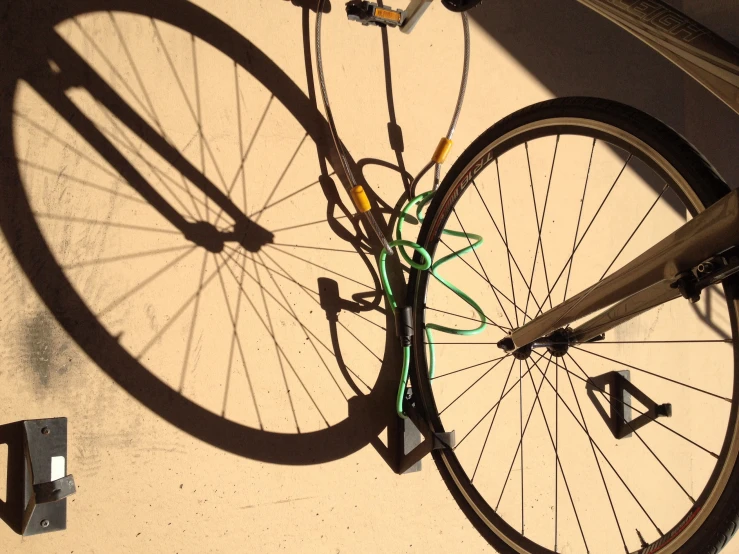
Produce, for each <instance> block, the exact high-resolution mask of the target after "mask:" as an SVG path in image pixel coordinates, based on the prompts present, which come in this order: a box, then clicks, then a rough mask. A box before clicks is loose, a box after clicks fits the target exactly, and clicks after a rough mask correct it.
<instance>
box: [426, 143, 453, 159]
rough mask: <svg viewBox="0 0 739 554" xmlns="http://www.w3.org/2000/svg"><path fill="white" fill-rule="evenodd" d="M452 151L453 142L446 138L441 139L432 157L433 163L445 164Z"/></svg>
mask: <svg viewBox="0 0 739 554" xmlns="http://www.w3.org/2000/svg"><path fill="white" fill-rule="evenodd" d="M451 149H452V141H451V140H449V139H448V138H446V137H441V140H440V141H439V145H438V146H437V147H436V151H435V152H434V155H433V156H431V161H432V162H434V163H436V164H443V163H444V161H445V160H446V157H447V156H448V155H449V151H450V150H451Z"/></svg>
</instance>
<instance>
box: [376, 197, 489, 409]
mask: <svg viewBox="0 0 739 554" xmlns="http://www.w3.org/2000/svg"><path fill="white" fill-rule="evenodd" d="M434 193H435V191H428V192H424V193H422V194H419V195H418V196H416V197H415V198H413V199H412V200H411V201H410V202H408V204H406V205H405V207H404V208H403V209H402V210H401V212H400V216H399V217H398V223H397V225H396V228H395V234H396V236H397V239H396V240H394V241H392V242H391V243H390V247H391V248H393V249H395V248H398V250H399V251H400V255H401V256H402V257H403V259H404V260H405V261H406V262H407V263H408V264H409V265H410V266H411V267H413V268H415V269H418V270H421V271H425V270H429V269H430V270H431V274H432V275H433V276H434V278H435V279H436V280H437V281H439V282H440V283H441V284H442V285H444V286H445V287H447V288H448V289H449V290H451V291H452V292H453V293H454V294H456V295H457V296H459V297H460V298H461V299H462V300H464V301H465V302H466V303H467V304H468V305H469V306H471V307H472V308H473V309H474V310H475V311H476V312H477V315H478V316H479V317H480V324H479V325H478V326H477V327H475V328H474V329H456V328H454V327H446V326H444V325H438V324H436V323H427V324H426V329H425V332H426V339H427V344H428V347H429V379H433V377H434V374H435V371H436V353H435V349H434V339H433V334H432V331H440V332H442V333H448V334H451V335H461V336H472V335H477V334H479V333H481V332H482V331H484V330H485V327H487V318H486V317H485V313H484V312H483V311H482V308H480V306H479V305H478V304H477V302H475V301H474V300H473V299H472V298H470V296H469V295H467V294H466V293H465V292H464V291H462V290H461V289H459V288H458V287H456V286H455V285H454V284H452V283H450V282H449V281H448V280H446V279H445V278H444V277H442V276H441V275H439V272H438V271H439V268H440V267H441V266H443V265H444V264H445V263H447V262H449V261H451V260H453V259H454V258H458V257H460V256H463V255H465V254H468V253H469V252H472V251H473V250H475V249H477V248H478V247H479V246H480V245H481V244H482V243H483V238H482V237H481V236H480V235H475V234H472V233H464V232H462V231H453V230H451V229H444V230H442V234H444V235H450V236H454V237H464V238H467V239H468V241H469V243H470V244H469V246H466V247H464V248H462V249H460V250H456V251H454V252H452V253H451V254H449V255H447V256H444V257H443V258H440V259H439V260H437V261H436V262H432V260H431V255H430V254H429V253H428V252H427V251H426V249H425V248H424V247H422V246H421V245H420V244H417V243H415V242H412V241H409V240H404V239H403V224H404V223H405V218H406V216H407V215H408V212H409V210H410V209H411V208H412V207H413V206H416V205H418V207H417V208H416V216H417V217H418V221H419V222H423V216H422V215H421V212H422V211H423V208H424V207H425V206H426V204H428V203H429V202H430V201H431V199H432V198H433V195H434ZM406 247H407V248H412V249H413V250H415V251H416V252H418V253H419V254H420V255H421V257H422V258H423V262H422V263H418V262H415V261H414V260H413V259H412V258H411V257H410V256H409V255H408V253H407V252H406V251H405V248H406ZM387 255H388V252H387V250H383V251H382V252H381V253H380V259H379V264H378V265H379V268H380V279H381V281H382V287H383V288H384V289H385V294H386V295H387V300H388V304H389V305H390V308H391V309H392V311H393V314H394V313H395V312H396V311H397V309H398V303H397V302H396V300H395V296H394V295H393V291H392V287H391V286H390V281H389V280H388V277H387V267H386V259H387ZM410 358H411V347H410V346H403V367H402V371H401V376H400V385H399V386H398V395H397V398H396V403H395V409H396V411H397V413H398V415H399V416H400V417H402V418H406V417H407V416H406V415H405V413H404V411H403V400H404V398H405V390H406V386H407V382H408V369H409V367H410Z"/></svg>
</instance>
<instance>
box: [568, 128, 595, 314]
mask: <svg viewBox="0 0 739 554" xmlns="http://www.w3.org/2000/svg"><path fill="white" fill-rule="evenodd" d="M596 141H597V139H593V146H592V147H591V148H590V159H589V160H588V171H587V173H586V174H585V185H584V186H583V188H582V198H580V211H579V212H578V214H577V225H576V226H575V237H574V238H573V239H572V253H571V254H570V263H569V264H567V279H566V280H565V292H564V297H563V298H562V302H564V301H565V300H567V289H568V288H569V286H570V275H571V274H572V266H573V264H574V257H575V247H576V245H577V236H578V235H579V234H580V221H582V210H583V207H584V206H585V193H586V192H587V190H588V181H589V180H590V169H591V167H592V165H593V154H594V153H595V143H596Z"/></svg>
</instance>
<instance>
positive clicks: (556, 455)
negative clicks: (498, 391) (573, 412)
mask: <svg viewBox="0 0 739 554" xmlns="http://www.w3.org/2000/svg"><path fill="white" fill-rule="evenodd" d="M540 359H541V358H540ZM549 362H551V357H550V358H549ZM549 362H547V367H548V366H549ZM526 365H527V367H529V369H531V367H530V366H529V364H528V360H527V361H526ZM556 367H557V369H559V362H557V363H556ZM540 371H541V370H540ZM529 379H531V384H532V385H533V384H534V377H533V376H532V375H531V373H529ZM544 379H546V370H545V372H544V373H543V374H542V380H544ZM555 380H556V381H557V386H556V387H555V389H554V394H555V396H556V398H557V399H558V398H559V371H557V376H556V378H555ZM547 382H548V380H547ZM550 385H551V383H550ZM534 401H535V403H536V404H538V405H539V410H540V411H541V415H542V417H543V418H544V425H545V426H546V429H547V435H549V441H550V443H551V444H552V448H553V449H554V458H555V462H556V465H555V468H554V475H555V480H556V478H557V468H559V472H560V473H561V474H562V481H563V482H564V484H565V489H566V490H567V495H568V496H569V498H570V504H571V505H572V511H573V512H574V513H575V520H576V521H577V526H578V528H579V529H580V536H581V537H582V540H583V543H585V550H589V549H588V543H587V541H586V540H585V532H584V531H583V528H582V524H581V523H580V516H579V515H578V513H577V508H576V507H575V500H574V499H573V498H572V492H571V491H570V485H569V483H568V482H567V475H565V470H564V468H563V467H562V462H561V460H560V459H559V452H558V450H557V443H556V442H555V440H554V438H552V431H551V429H550V428H549V422H548V421H547V415H546V412H544V406H542V404H541V399H540V398H539V395H538V394H537V395H536V398H535V399H534ZM555 513H556V512H555ZM555 522H556V516H555ZM556 534H557V532H556V523H555V539H554V550H555V552H556V550H557V539H556Z"/></svg>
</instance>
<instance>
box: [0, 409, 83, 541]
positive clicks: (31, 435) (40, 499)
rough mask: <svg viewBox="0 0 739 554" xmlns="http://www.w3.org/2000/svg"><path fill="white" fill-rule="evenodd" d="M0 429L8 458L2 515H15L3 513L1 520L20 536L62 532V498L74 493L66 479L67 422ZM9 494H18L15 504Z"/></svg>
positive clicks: (71, 480)
mask: <svg viewBox="0 0 739 554" xmlns="http://www.w3.org/2000/svg"><path fill="white" fill-rule="evenodd" d="M0 427H2V429H3V434H2V437H0V439H3V438H4V437H7V438H5V439H4V442H6V443H7V444H8V457H9V460H8V475H7V480H8V499H7V503H6V504H5V505H4V506H3V508H4V510H3V512H8V511H11V510H17V511H16V513H15V515H14V514H9V513H3V514H2V515H3V516H4V517H3V519H4V520H6V522H8V524H9V525H11V527H12V528H13V529H14V530H15V531H16V532H19V533H20V534H22V535H23V536H31V535H38V534H41V533H50V532H52V531H59V530H62V529H66V527H67V500H66V498H67V497H68V496H69V495H71V494H74V493H75V491H76V487H75V483H74V478H73V477H72V476H71V475H67V419H66V418H52V419H35V420H28V421H19V422H16V423H11V424H8V425H3V426H0ZM11 458H12V459H13V460H17V462H15V461H13V460H11ZM11 462H12V463H11ZM11 490H13V491H17V492H18V494H17V495H15V496H17V501H16V499H12V501H11V498H10V496H11V494H10V491H11ZM15 522H17V523H19V524H20V525H16V524H15Z"/></svg>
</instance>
